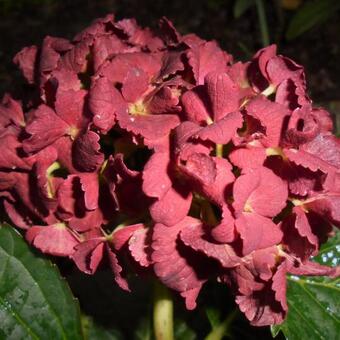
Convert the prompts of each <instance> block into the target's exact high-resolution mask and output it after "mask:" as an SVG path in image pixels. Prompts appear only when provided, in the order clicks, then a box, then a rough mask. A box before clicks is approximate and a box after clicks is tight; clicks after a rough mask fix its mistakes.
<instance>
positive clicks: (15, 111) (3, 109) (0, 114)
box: [0, 94, 25, 130]
mask: <svg viewBox="0 0 340 340" xmlns="http://www.w3.org/2000/svg"><path fill="white" fill-rule="evenodd" d="M11 124H14V125H16V126H18V127H19V126H20V127H22V126H24V125H25V118H24V113H23V110H22V107H21V104H20V102H18V101H16V100H14V99H13V98H12V97H11V96H10V95H8V94H5V95H4V97H3V98H2V100H1V102H0V130H1V128H6V127H7V126H8V125H11Z"/></svg>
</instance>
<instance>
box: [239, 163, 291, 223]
mask: <svg viewBox="0 0 340 340" xmlns="http://www.w3.org/2000/svg"><path fill="white" fill-rule="evenodd" d="M287 198H288V189H287V184H286V183H285V182H284V181H283V180H282V179H281V178H280V177H278V176H276V175H275V174H274V173H273V172H272V171H271V170H269V169H267V168H264V167H261V168H257V169H249V170H248V171H247V173H246V174H244V175H241V176H240V177H238V178H237V180H236V181H235V184H234V203H233V206H234V208H235V210H236V211H242V210H244V209H245V210H250V211H255V212H256V213H258V214H260V215H262V216H268V217H274V216H275V215H277V214H278V213H279V212H280V211H281V210H282V209H283V208H284V207H285V205H286V200H287ZM269 202H270V204H269Z"/></svg>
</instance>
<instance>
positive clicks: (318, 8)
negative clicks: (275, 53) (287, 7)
mask: <svg viewBox="0 0 340 340" xmlns="http://www.w3.org/2000/svg"><path fill="white" fill-rule="evenodd" d="M338 9H340V1H338V0H314V1H311V2H306V3H305V5H303V6H302V7H301V8H300V9H299V10H298V11H297V12H296V14H295V15H294V16H293V18H292V19H291V21H290V23H289V25H288V28H287V31H286V38H287V39H288V40H292V39H294V38H296V37H298V36H299V35H301V34H302V33H304V32H306V31H308V30H309V29H311V28H312V27H314V26H316V25H318V24H321V23H322V22H324V21H326V20H327V19H328V18H329V17H330V16H332V15H333V14H334V13H335V12H336V11H337V10H338Z"/></svg>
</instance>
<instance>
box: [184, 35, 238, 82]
mask: <svg viewBox="0 0 340 340" xmlns="http://www.w3.org/2000/svg"><path fill="white" fill-rule="evenodd" d="M187 56H188V60H189V65H190V66H191V67H192V71H193V74H194V78H195V80H196V84H197V85H202V84H203V83H204V78H205V76H206V75H207V74H208V73H209V72H216V71H219V72H220V73H223V72H225V71H226V70H227V63H228V62H230V61H231V57H230V56H229V55H228V54H227V53H225V52H224V51H222V50H221V49H220V48H219V47H218V45H217V43H216V42H215V41H209V42H204V43H202V44H199V45H198V44H197V45H195V46H192V48H191V49H190V50H189V51H188V52H187Z"/></svg>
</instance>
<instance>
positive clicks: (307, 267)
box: [288, 261, 339, 277]
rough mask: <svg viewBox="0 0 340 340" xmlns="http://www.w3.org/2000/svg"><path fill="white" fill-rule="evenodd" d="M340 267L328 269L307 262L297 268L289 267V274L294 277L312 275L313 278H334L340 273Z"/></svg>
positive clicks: (315, 263)
mask: <svg viewBox="0 0 340 340" xmlns="http://www.w3.org/2000/svg"><path fill="white" fill-rule="evenodd" d="M338 268H339V267H328V266H324V265H322V264H319V263H317V262H312V261H306V262H304V263H300V264H299V265H298V266H297V267H295V266H289V267H288V272H289V273H290V274H293V275H311V276H320V275H325V276H332V277H334V276H335V274H337V273H338Z"/></svg>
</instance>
